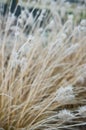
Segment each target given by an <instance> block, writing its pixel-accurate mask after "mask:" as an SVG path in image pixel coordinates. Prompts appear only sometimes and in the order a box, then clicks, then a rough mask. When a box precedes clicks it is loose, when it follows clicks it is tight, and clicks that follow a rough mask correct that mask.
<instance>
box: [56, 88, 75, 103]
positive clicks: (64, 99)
mask: <svg viewBox="0 0 86 130" xmlns="http://www.w3.org/2000/svg"><path fill="white" fill-rule="evenodd" d="M74 99H75V95H74V92H73V87H72V86H67V87H60V88H59V89H58V90H57V93H56V98H55V100H56V101H58V102H59V103H62V104H65V103H69V102H71V101H73V100H74Z"/></svg>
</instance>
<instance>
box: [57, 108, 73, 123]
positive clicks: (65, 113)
mask: <svg viewBox="0 0 86 130" xmlns="http://www.w3.org/2000/svg"><path fill="white" fill-rule="evenodd" d="M74 117H75V116H74V114H73V113H72V112H71V111H69V110H66V109H64V110H61V111H60V112H59V113H58V118H60V119H62V120H65V121H68V120H70V119H74Z"/></svg>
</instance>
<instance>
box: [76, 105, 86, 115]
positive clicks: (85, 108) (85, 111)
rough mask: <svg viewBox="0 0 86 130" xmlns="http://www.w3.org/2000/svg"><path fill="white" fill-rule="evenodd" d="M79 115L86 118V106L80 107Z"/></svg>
mask: <svg viewBox="0 0 86 130" xmlns="http://www.w3.org/2000/svg"><path fill="white" fill-rule="evenodd" d="M78 113H79V115H81V116H86V105H85V106H81V107H79V109H78Z"/></svg>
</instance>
